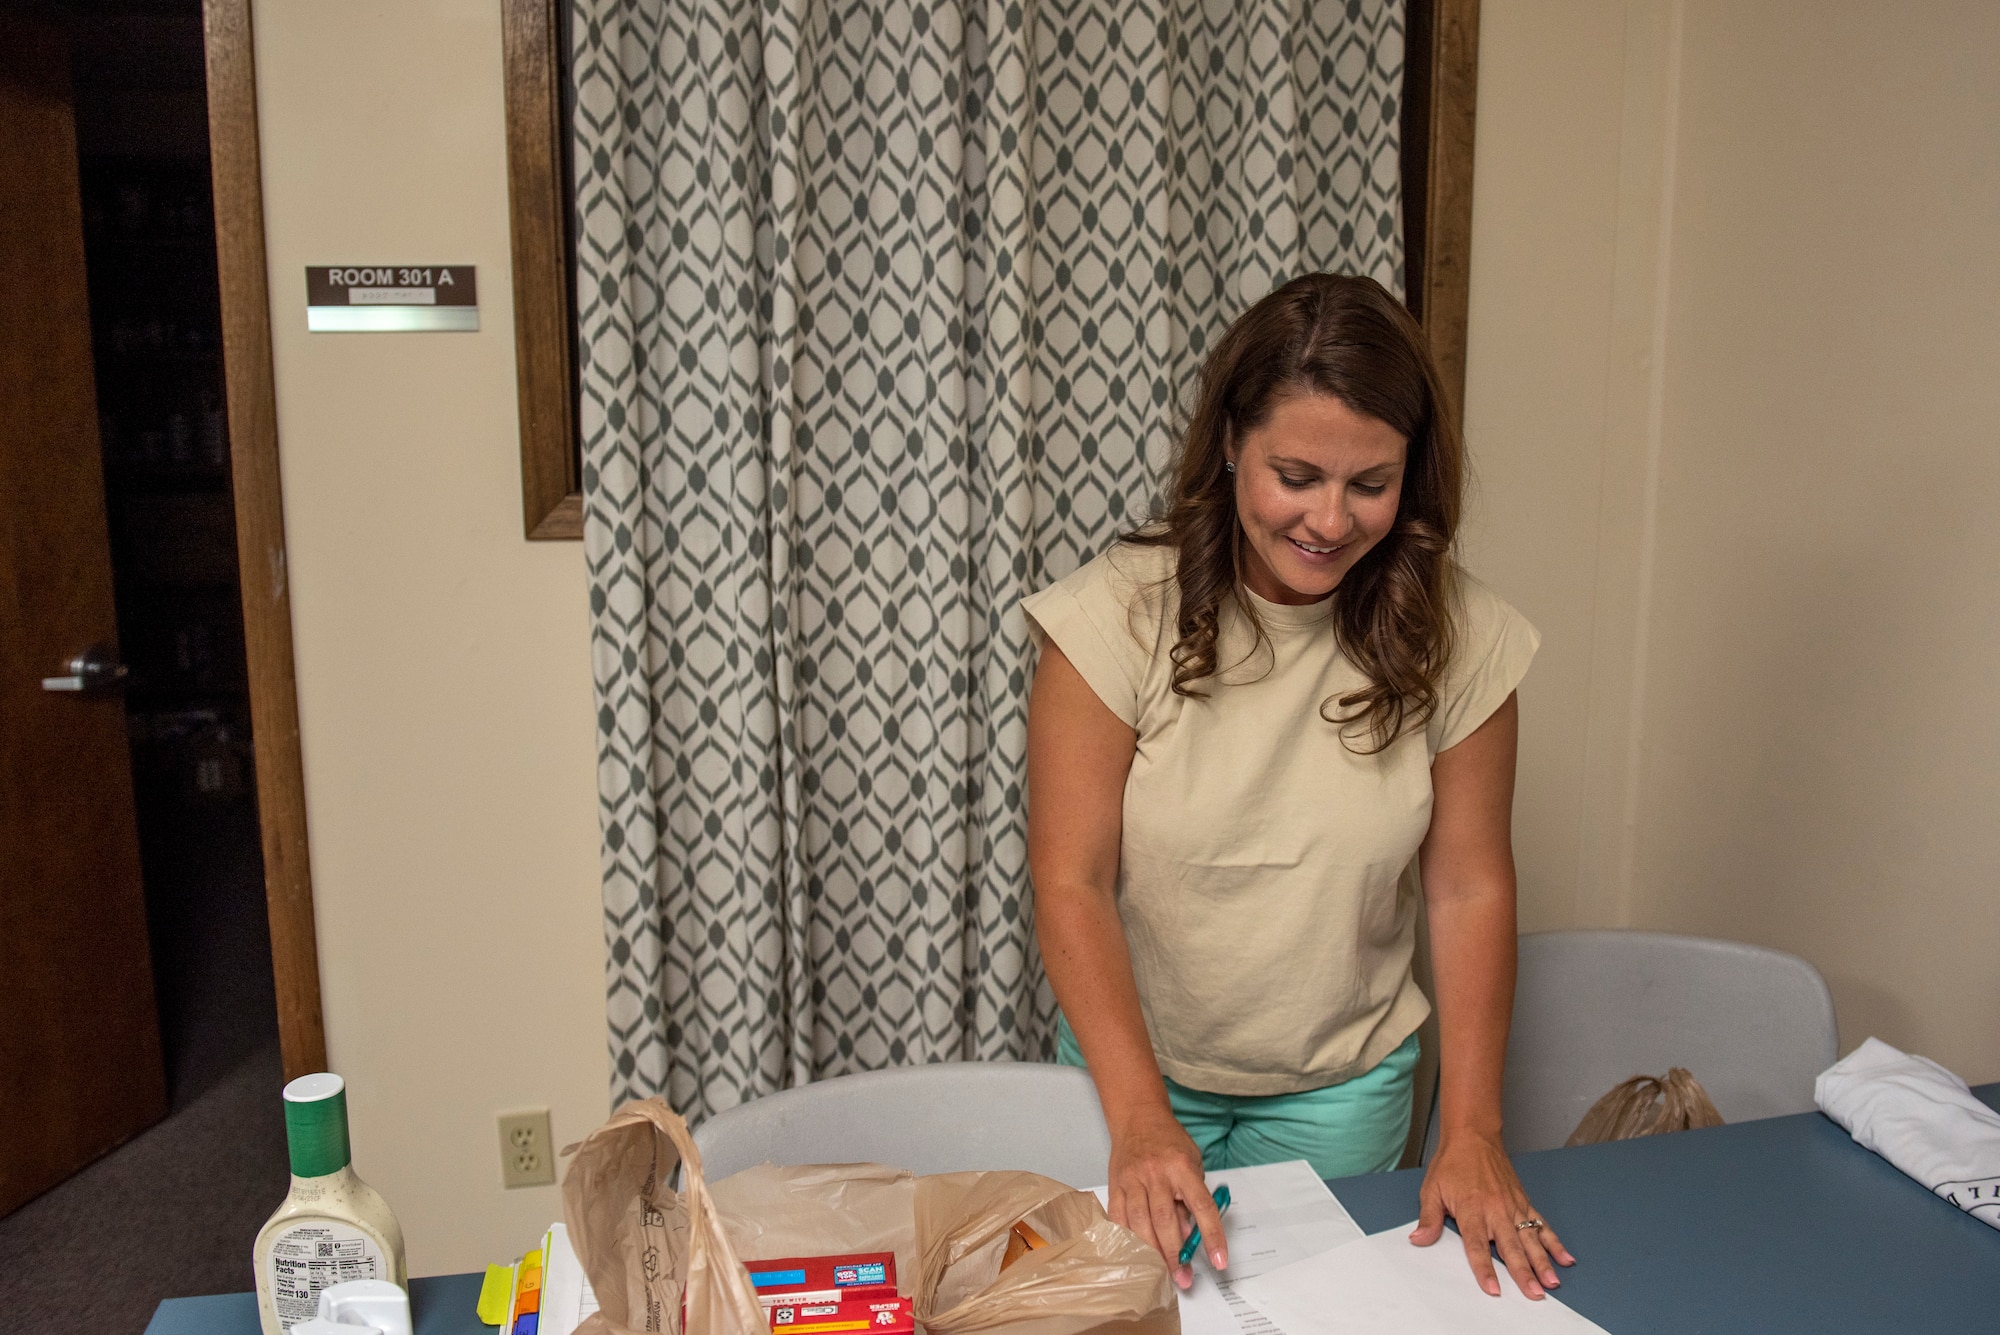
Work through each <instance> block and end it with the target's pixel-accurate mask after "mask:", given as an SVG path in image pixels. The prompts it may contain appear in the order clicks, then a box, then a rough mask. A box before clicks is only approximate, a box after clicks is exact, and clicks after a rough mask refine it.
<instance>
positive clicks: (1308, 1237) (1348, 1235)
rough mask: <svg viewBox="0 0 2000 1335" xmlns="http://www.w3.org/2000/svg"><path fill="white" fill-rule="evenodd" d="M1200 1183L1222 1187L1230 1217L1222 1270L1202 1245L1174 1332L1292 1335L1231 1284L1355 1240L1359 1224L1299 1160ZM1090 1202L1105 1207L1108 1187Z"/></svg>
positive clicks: (1220, 1173) (1229, 1171) (1224, 1172)
mask: <svg viewBox="0 0 2000 1335" xmlns="http://www.w3.org/2000/svg"><path fill="white" fill-rule="evenodd" d="M1207 1180H1208V1189H1209V1190H1210V1191H1214V1190H1215V1189H1216V1188H1217V1187H1219V1186H1222V1185H1223V1184H1224V1183H1227V1184H1228V1186H1229V1213H1228V1214H1226V1215H1224V1216H1223V1217H1222V1231H1223V1234H1224V1236H1225V1237H1226V1238H1227V1239H1228V1242H1229V1269H1228V1271H1227V1272H1226V1273H1225V1274H1222V1275H1218V1274H1217V1273H1216V1272H1215V1270H1214V1269H1213V1268H1212V1267H1211V1266H1210V1265H1209V1264H1208V1248H1207V1246H1206V1245H1204V1246H1203V1247H1202V1250H1201V1253H1200V1255H1199V1257H1198V1258H1197V1260H1196V1262H1195V1266H1194V1284H1193V1286H1192V1287H1190V1288H1188V1289H1186V1290H1184V1291H1183V1292H1182V1293H1181V1296H1180V1306H1181V1335H1292V1333H1288V1332H1287V1331H1286V1330H1285V1329H1283V1328H1282V1327H1281V1326H1280V1325H1279V1324H1277V1323H1274V1322H1273V1321H1271V1320H1270V1319H1269V1318H1268V1317H1266V1316H1265V1315H1264V1314H1262V1313H1260V1312H1258V1311H1257V1310H1256V1309H1255V1308H1253V1307H1251V1306H1250V1304H1249V1303H1247V1302H1245V1301H1244V1300H1243V1299H1242V1298H1241V1297H1240V1296H1238V1295H1237V1293H1236V1292H1235V1285H1236V1284H1237V1282H1238V1281H1240V1280H1242V1279H1244V1278H1245V1277H1247V1276H1251V1275H1261V1274H1264V1273H1265V1272H1267V1271H1270V1270H1276V1269H1278V1268H1280V1267H1282V1266H1286V1265H1289V1264H1291V1263H1293V1262H1296V1261H1303V1260H1306V1259H1307V1258H1309V1257H1314V1256H1318V1255H1319V1254H1320V1253H1322V1252H1325V1251H1329V1250H1331V1249H1332V1248H1335V1247H1339V1246H1342V1245H1343V1244H1346V1243H1350V1242H1354V1241H1356V1240H1357V1239H1359V1238H1360V1237H1361V1236H1362V1233H1361V1226H1360V1225H1359V1224H1357V1223H1355V1222H1354V1219H1353V1216H1351V1215H1349V1214H1348V1213H1347V1210H1346V1208H1345V1207H1344V1206H1342V1205H1341V1203H1340V1202H1339V1201H1338V1200H1337V1199H1335V1197H1334V1194H1333V1193H1332V1192H1331V1191H1328V1190H1327V1187H1326V1183H1324V1182H1322V1181H1321V1180H1320V1177H1319V1174H1317V1173H1315V1172H1313V1170H1312V1166H1311V1165H1310V1164H1308V1163H1307V1162H1306V1161H1305V1160H1303V1159H1294V1160H1292V1161H1290V1162H1288V1163H1273V1164H1260V1165H1258V1166H1257V1167H1255V1168H1223V1169H1218V1170H1217V1171H1215V1172H1213V1173H1210V1174H1208V1177H1207ZM1097 1198H1098V1199H1099V1200H1101V1201H1107V1203H1108V1199H1107V1189H1106V1188H1104V1187H1099V1188H1098V1189H1097ZM1205 1242H1206V1240H1204V1244H1205Z"/></svg>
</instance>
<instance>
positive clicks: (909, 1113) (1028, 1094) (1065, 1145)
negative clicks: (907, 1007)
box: [694, 1062, 1111, 1188]
mask: <svg viewBox="0 0 2000 1335" xmlns="http://www.w3.org/2000/svg"><path fill="white" fill-rule="evenodd" d="M694 1143H695V1147H696V1148H697V1149H699V1150H700V1151H701V1161H702V1170H703V1173H704V1174H705V1175H706V1176H707V1177H708V1178H709V1179H711V1180H714V1179H719V1178H724V1177H727V1176H729V1175H730V1174H731V1173H734V1172H738V1171H740V1170H742V1169H745V1168H750V1167H753V1166H755V1165H757V1164H760V1163H763V1162H764V1161H765V1160H767V1159H768V1160H770V1161H771V1162H773V1163H779V1164H811V1163H885V1164H892V1165H894V1166H896V1167H898V1168H907V1169H909V1170H910V1171H911V1172H913V1173H951V1172H959V1171H963V1170H967V1169H975V1168H977V1169H993V1168H1015V1169H1025V1170H1026V1171H1028V1172H1032V1173H1040V1174H1042V1175H1043V1176H1044V1177H1052V1178H1054V1179H1056V1180H1057V1181H1058V1182H1066V1183H1068V1184H1069V1185H1070V1186H1072V1187H1078V1188H1090V1187H1095V1186H1101V1185H1103V1183H1104V1182H1105V1181H1106V1178H1107V1166H1108V1165H1109V1164H1110V1162H1111V1133H1110V1132H1109V1131H1108V1130H1106V1129H1105V1125H1104V1112H1103V1110H1102V1109H1101V1108H1099V1107H1098V1104H1097V1089H1096V1087H1095V1086H1094V1085H1092V1084H1091V1081H1090V1076H1089V1074H1088V1073H1086V1072H1084V1071H1082V1070H1080V1069H1078V1068H1076V1067H1073V1066H1054V1065H1044V1064H1042V1063H1039V1062H942V1063H934V1064H931V1065H926V1066H904V1067H899V1068H897V1069H895V1070H890V1071H869V1072H866V1073H865V1074H862V1075H844V1076H837V1077H835V1078H834V1079H831V1080H822V1081H819V1082H818V1083H816V1084H811V1085H805V1086H802V1087H800V1088H798V1089H788V1090H785V1091H783V1092H781V1093H777V1094H772V1095H769V1096H768V1097H765V1098H761V1099H756V1100H753V1101H752V1102H749V1103H744V1104H739V1105H737V1106H736V1107H734V1108H729V1109H726V1110H724V1111H722V1112H719V1113H717V1114H716V1115H715V1116H713V1117H711V1118H709V1119H708V1120H707V1121H706V1122H703V1123H702V1124H701V1125H700V1126H698V1127H696V1128H695V1129H694Z"/></svg>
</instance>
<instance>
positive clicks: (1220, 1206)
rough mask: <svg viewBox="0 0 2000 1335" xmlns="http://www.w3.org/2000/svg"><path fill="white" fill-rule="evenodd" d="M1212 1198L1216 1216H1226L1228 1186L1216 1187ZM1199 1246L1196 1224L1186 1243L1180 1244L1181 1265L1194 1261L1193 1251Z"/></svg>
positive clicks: (1227, 1209) (1197, 1225)
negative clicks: (1213, 1198)
mask: <svg viewBox="0 0 2000 1335" xmlns="http://www.w3.org/2000/svg"><path fill="white" fill-rule="evenodd" d="M1214 1196H1215V1212H1216V1213H1217V1214H1228V1213H1229V1184H1228V1183H1227V1182H1225V1183H1223V1184H1222V1185H1221V1186H1219V1187H1217V1188H1216V1189H1215V1191H1214ZM1200 1246H1201V1225H1199V1224H1196V1225H1195V1228H1194V1232H1192V1233H1190V1234H1188V1235H1187V1241H1186V1242H1183V1243H1182V1244H1181V1264H1182V1265H1186V1264H1187V1263H1188V1262H1189V1261H1192V1260H1193V1259H1194V1254H1195V1251H1196V1250H1197V1249H1198V1248H1200Z"/></svg>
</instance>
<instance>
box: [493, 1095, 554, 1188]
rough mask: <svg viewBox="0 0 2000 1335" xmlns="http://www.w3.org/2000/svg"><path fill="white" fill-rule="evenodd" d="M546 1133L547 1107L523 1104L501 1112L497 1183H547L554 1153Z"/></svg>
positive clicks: (550, 1183) (550, 1181)
mask: <svg viewBox="0 0 2000 1335" xmlns="http://www.w3.org/2000/svg"><path fill="white" fill-rule="evenodd" d="M552 1146H553V1141H552V1140H551V1139H550V1135H549V1110H548V1109H547V1108H523V1109H521V1110H520V1111H519V1112H506V1113H501V1114H500V1185H501V1186H503V1187H550V1186H554V1185H555V1180H556V1156H555V1151H554V1149H553V1148H552Z"/></svg>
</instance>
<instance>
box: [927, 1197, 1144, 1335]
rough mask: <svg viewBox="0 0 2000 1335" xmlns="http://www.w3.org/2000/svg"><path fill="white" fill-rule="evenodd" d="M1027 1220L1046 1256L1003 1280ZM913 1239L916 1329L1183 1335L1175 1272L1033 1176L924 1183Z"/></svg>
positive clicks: (1081, 1200) (1097, 1209)
mask: <svg viewBox="0 0 2000 1335" xmlns="http://www.w3.org/2000/svg"><path fill="white" fill-rule="evenodd" d="M1024 1219H1025V1220H1026V1221H1027V1222H1028V1225H1029V1227H1031V1228H1033V1229H1034V1230H1035V1231H1036V1232H1037V1233H1039V1234H1041V1235H1042V1237H1043V1238H1045V1239H1047V1240H1048V1244H1049V1245H1048V1246H1046V1247H1043V1248H1040V1249H1038V1250H1036V1251H1031V1252H1029V1253H1028V1254H1027V1255H1025V1256H1023V1257H1021V1258H1020V1259H1019V1260H1018V1261H1016V1262H1015V1263H1014V1264H1013V1265H1011V1266H1009V1267H1008V1268H1007V1271H1006V1273H1005V1274H1002V1273H1001V1271H1000V1261H1001V1257H1002V1256H1003V1255H1004V1254H1005V1252H1006V1250H1007V1234H1008V1231H1009V1230H1010V1229H1012V1228H1013V1227H1014V1225H1015V1224H1016V1223H1019V1222H1020V1221H1022V1220H1024ZM917 1236H918V1238H919V1239H920V1241H921V1244H922V1247H923V1270H922V1272H921V1279H920V1281H919V1286H918V1289H917V1320H918V1322H920V1323H921V1324H922V1325H923V1327H924V1329H925V1330H927V1331H929V1332H930V1335H969V1333H970V1332H973V1331H988V1330H1005V1331H1006V1332H1007V1335H1085V1332H1088V1333H1089V1335H1180V1328H1181V1311H1180V1301H1179V1299H1178V1298H1177V1297H1176V1296H1175V1294H1174V1281H1173V1277H1172V1275H1171V1274H1169V1272H1168V1270H1167V1263H1166V1262H1165V1261H1164V1260H1162V1259H1161V1257H1160V1254H1159V1253H1158V1252H1156V1251H1154V1250H1153V1249H1152V1248H1151V1247H1148V1246H1147V1245H1146V1244H1145V1243H1143V1242H1141V1241H1140V1240H1139V1235H1138V1234H1136V1233H1134V1232H1132V1231H1131V1230H1130V1229H1128V1228H1124V1227H1122V1226H1120V1225H1118V1224H1114V1223H1112V1222H1111V1219H1110V1217H1109V1216H1107V1215H1106V1214H1105V1213H1104V1207H1103V1206H1102V1205H1099V1204H1098V1202H1097V1197H1095V1196H1093V1195H1091V1194H1090V1193H1089V1192H1087V1191H1073V1190H1071V1189H1070V1188H1069V1187H1066V1186H1064V1185H1063V1184H1062V1183H1060V1182H1057V1181H1054V1180H1053V1179H1050V1178H1046V1177H1041V1176H1038V1175H1037V1174H1034V1173H939V1174H937V1175H935V1176H932V1177H920V1178H918V1179H917Z"/></svg>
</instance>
